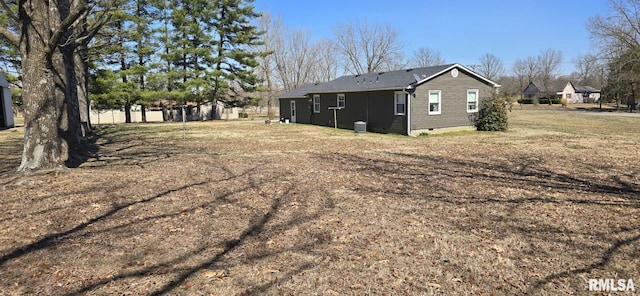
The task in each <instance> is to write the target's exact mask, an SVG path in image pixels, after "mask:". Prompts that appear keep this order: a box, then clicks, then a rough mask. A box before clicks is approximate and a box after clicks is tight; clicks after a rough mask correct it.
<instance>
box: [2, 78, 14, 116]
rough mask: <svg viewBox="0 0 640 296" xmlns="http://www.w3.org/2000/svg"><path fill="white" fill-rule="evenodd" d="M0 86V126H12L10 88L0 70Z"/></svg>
mask: <svg viewBox="0 0 640 296" xmlns="http://www.w3.org/2000/svg"><path fill="white" fill-rule="evenodd" d="M0 88H1V90H0V128H7V127H14V125H15V123H14V121H13V105H11V104H12V103H11V90H9V82H7V78H5V77H4V73H2V72H0Z"/></svg>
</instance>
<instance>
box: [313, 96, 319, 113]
mask: <svg viewBox="0 0 640 296" xmlns="http://www.w3.org/2000/svg"><path fill="white" fill-rule="evenodd" d="M313 113H320V95H313Z"/></svg>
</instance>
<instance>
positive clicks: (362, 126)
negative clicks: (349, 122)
mask: <svg viewBox="0 0 640 296" xmlns="http://www.w3.org/2000/svg"><path fill="white" fill-rule="evenodd" d="M353 130H354V131H355V132H356V133H366V132H367V123H366V122H365V121H356V122H354V123H353Z"/></svg>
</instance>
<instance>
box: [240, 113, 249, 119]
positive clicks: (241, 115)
mask: <svg viewBox="0 0 640 296" xmlns="http://www.w3.org/2000/svg"><path fill="white" fill-rule="evenodd" d="M238 116H239V117H240V118H249V113H246V112H240V113H239V114H238Z"/></svg>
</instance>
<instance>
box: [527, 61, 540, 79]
mask: <svg viewBox="0 0 640 296" xmlns="http://www.w3.org/2000/svg"><path fill="white" fill-rule="evenodd" d="M523 62H524V73H525V76H527V80H528V81H527V83H531V82H533V81H534V80H536V79H537V78H538V76H539V75H540V67H539V65H538V59H537V58H536V57H533V56H529V57H527V58H526V59H525V60H524V61H523Z"/></svg>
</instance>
